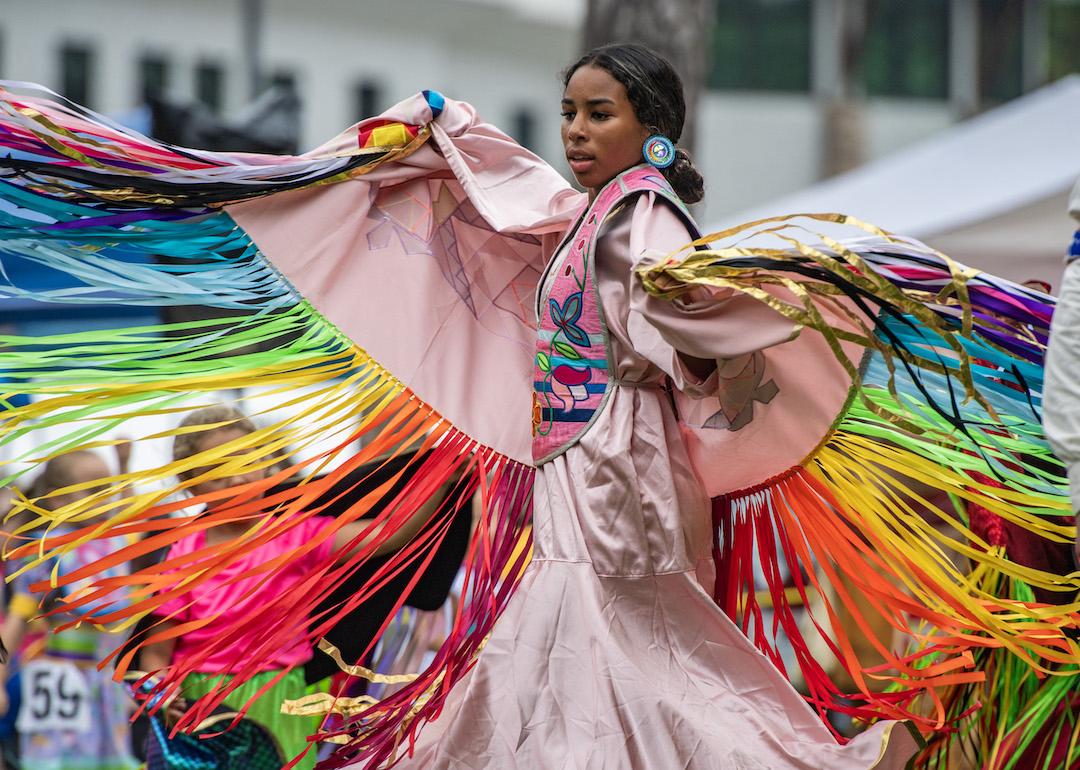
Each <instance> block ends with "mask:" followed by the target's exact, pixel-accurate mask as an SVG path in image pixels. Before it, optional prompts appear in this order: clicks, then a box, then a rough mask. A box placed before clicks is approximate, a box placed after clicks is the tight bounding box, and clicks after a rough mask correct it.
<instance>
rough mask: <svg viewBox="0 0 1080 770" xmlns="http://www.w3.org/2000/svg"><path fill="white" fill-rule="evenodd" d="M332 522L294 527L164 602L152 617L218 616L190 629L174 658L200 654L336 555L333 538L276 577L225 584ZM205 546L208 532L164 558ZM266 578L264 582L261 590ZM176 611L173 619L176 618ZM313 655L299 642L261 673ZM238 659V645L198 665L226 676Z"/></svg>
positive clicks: (317, 520) (179, 619)
mask: <svg viewBox="0 0 1080 770" xmlns="http://www.w3.org/2000/svg"><path fill="white" fill-rule="evenodd" d="M333 523H334V520H333V519H332V518H330V517H325V516H316V517H313V518H311V519H308V520H307V521H304V522H302V523H300V524H298V525H297V526H294V527H290V528H289V530H288V531H286V532H283V533H282V534H281V535H280V536H278V537H275V538H274V539H273V540H270V541H269V542H267V543H264V544H263V545H261V546H258V547H257V548H254V549H252V550H251V551H250V552H248V553H246V554H244V555H243V556H241V557H240V558H239V559H237V560H236V561H235V562H234V563H232V564H230V565H228V566H227V567H226V568H225V569H223V570H222V571H221V572H220V573H218V574H217V575H215V576H214V577H213V578H211V579H209V580H207V581H206V582H205V583H202V584H201V585H198V586H196V587H195V588H193V589H192V590H191V591H189V592H188V593H186V594H181V595H180V596H177V597H176V598H174V599H170V600H169V601H167V602H165V603H164V604H162V605H161V606H160V607H159V608H158V609H157V610H155V612H154V614H155V615H161V616H169V615H171V616H172V620H174V621H176V622H179V623H184V622H187V621H190V620H197V619H199V618H207V617H213V618H214V620H213V621H212V622H210V623H208V624H206V625H205V626H203V627H202V628H198V629H195V630H194V631H190V632H188V633H186V634H184V635H183V636H182V637H180V638H179V639H177V642H176V649H175V651H174V653H173V658H174V659H177V660H182V659H184V658H185V657H188V656H190V655H192V654H193V653H196V652H198V651H199V650H200V648H201V647H202V646H203V645H205V644H206V643H207V642H208V641H210V640H212V639H214V638H215V637H217V636H218V635H219V634H220V633H221V631H222V630H223V629H224V627H225V626H226V625H227V624H229V623H231V622H232V621H233V620H235V618H236V617H237V615H238V614H240V613H243V612H246V611H247V610H249V609H251V608H252V607H253V606H265V605H267V604H269V603H271V602H272V601H273V600H274V598H275V597H276V596H278V595H280V594H281V593H282V592H283V591H285V590H287V589H288V588H289V587H291V586H293V585H294V584H296V583H297V582H298V581H299V580H301V579H302V578H304V577H305V576H307V575H308V574H309V573H310V571H311V570H312V568H314V567H315V566H316V565H325V564H326V563H327V561H328V560H329V559H330V557H331V555H332V554H333V551H334V539H333V538H332V537H328V538H327V539H326V540H325V541H324V542H322V543H320V544H319V545H318V547H316V548H314V549H312V550H311V551H309V552H308V553H306V554H304V555H303V556H298V557H297V558H295V559H293V560H291V561H289V562H288V564H287V565H286V566H284V567H282V568H281V570H279V571H278V572H276V573H275V574H273V575H270V576H267V575H266V574H265V573H259V574H256V575H252V576H251V577H246V578H241V579H239V580H237V581H236V582H235V583H230V584H228V585H223V584H224V583H226V582H227V581H228V580H229V579H230V578H232V577H234V576H236V575H238V574H242V573H244V572H247V571H250V570H252V569H254V568H255V567H257V566H258V565H260V564H263V563H265V562H267V561H269V560H270V559H273V558H276V557H278V556H280V555H281V554H282V553H285V552H288V551H292V550H294V549H296V548H299V547H300V546H301V545H303V544H305V543H307V542H308V541H310V540H311V539H312V538H313V537H314V536H315V535H317V534H318V533H319V532H320V531H321V530H322V529H324V528H325V527H327V526H329V525H331V524H333ZM205 545H206V533H205V532H199V533H197V534H194V535H191V536H190V537H186V538H184V539H182V540H178V541H177V542H175V543H173V545H172V546H171V547H170V548H169V553H168V556H167V557H166V558H168V559H172V558H175V557H178V556H184V555H186V554H189V553H192V552H193V551H198V550H200V549H202V548H203V547H205ZM262 580H265V581H266V582H265V583H264V584H263V585H261V586H259V585H258V584H259V582H260V581H262ZM249 592H250V593H249ZM193 600H194V601H193ZM188 602H191V605H190V606H185V605H187V604H188ZM174 612H175V613H176V614H175V615H173V614H172V613H174ZM259 628H260V627H259V626H258V625H257V624H256V625H253V626H252V628H251V630H252V637H251V641H254V640H255V639H257V638H258V635H259ZM247 641H249V640H247V639H245V640H243V642H240V641H238V642H237V645H240V644H245V646H246V642H247ZM311 654H312V651H311V645H310V644H308V643H307V642H306V640H304V639H302V638H300V639H297V640H296V642H295V644H290V645H287V646H283V647H282V648H281V649H280V650H279V651H278V653H277V654H276V655H274V656H273V657H271V658H267V659H266V661H265V663H263V664H262V665H261V666H260V668H259V670H261V671H269V670H276V669H283V668H291V667H292V666H297V665H300V664H301V663H304V662H306V661H307V660H308V659H309V658H311ZM235 656H236V649H235V647H232V648H227V649H225V650H222V651H220V652H216V653H214V654H212V655H211V656H210V657H208V658H207V659H206V660H205V661H203V663H201V664H200V665H199V670H200V671H202V672H207V673H228V672H229V669H230V666H231V664H232V663H233V661H234V660H235Z"/></svg>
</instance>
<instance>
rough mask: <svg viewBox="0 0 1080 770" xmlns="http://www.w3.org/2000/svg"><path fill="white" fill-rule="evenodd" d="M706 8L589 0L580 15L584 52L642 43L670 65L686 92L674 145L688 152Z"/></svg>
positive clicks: (668, 1) (688, 1)
mask: <svg viewBox="0 0 1080 770" xmlns="http://www.w3.org/2000/svg"><path fill="white" fill-rule="evenodd" d="M711 9H712V3H711V2H707V1H706V0H589V4H588V10H587V12H586V15H585V50H586V51H588V50H590V49H592V48H595V47H596V46H599V45H605V44H607V43H641V44H643V45H647V46H649V47H650V48H652V49H653V50H655V51H657V52H658V53H659V54H661V55H662V56H664V57H665V58H666V59H667V60H668V61H670V62H671V63H672V65H674V67H675V69H676V71H678V73H679V75H680V76H681V77H682V81H683V90H684V92H685V94H686V125H685V126H684V128H683V135H682V137H681V138H680V140H679V144H680V145H681V146H683V147H685V148H686V149H687V150H689V151H691V152H693V150H694V140H695V138H696V136H697V131H696V125H697V121H696V117H697V108H698V103H699V100H700V98H701V93H702V91H703V89H704V86H705V75H706V72H707V67H708V50H709V40H710V31H711V29H712V20H713V19H712V13H711Z"/></svg>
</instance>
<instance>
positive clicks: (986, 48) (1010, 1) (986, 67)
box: [979, 0, 1076, 104]
mask: <svg viewBox="0 0 1080 770" xmlns="http://www.w3.org/2000/svg"><path fill="white" fill-rule="evenodd" d="M1023 22H1024V0H980V2H979V96H980V97H981V98H982V100H983V101H984V102H988V103H991V104H992V103H994V102H1003V101H1006V100H1008V99H1012V98H1014V97H1017V96H1019V95H1020V94H1021V93H1023V86H1024V78H1023V66H1024V65H1023V58H1022V50H1021V47H1022V44H1023V34H1024V32H1023V29H1024V27H1023ZM1075 44H1076V41H1075V40H1074V41H1073V45H1075Z"/></svg>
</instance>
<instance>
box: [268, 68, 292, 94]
mask: <svg viewBox="0 0 1080 770" xmlns="http://www.w3.org/2000/svg"><path fill="white" fill-rule="evenodd" d="M268 83H269V85H270V86H271V87H275V88H281V89H284V90H286V91H292V92H293V93H296V73H295V72H289V71H288V70H277V71H276V72H274V73H273V74H271V75H270V77H269V78H268Z"/></svg>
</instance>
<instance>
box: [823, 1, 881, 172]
mask: <svg viewBox="0 0 1080 770" xmlns="http://www.w3.org/2000/svg"><path fill="white" fill-rule="evenodd" d="M833 2H834V3H835V4H836V9H837V13H838V18H837V19H836V23H837V27H838V33H839V34H838V37H837V44H838V45H839V52H838V55H839V65H840V66H839V72H838V73H837V74H838V77H837V82H836V83H835V84H834V86H833V88H832V94H831V98H829V99H828V100H827V102H826V104H825V116H824V118H825V152H824V156H825V157H824V166H825V174H826V176H832V175H833V174H839V173H841V172H844V171H849V170H850V169H853V168H855V167H856V166H858V165H860V164H861V163H862V162H863V161H864V160H866V146H865V145H866V126H865V118H864V116H863V109H862V108H863V100H864V93H863V87H862V62H863V49H864V47H865V45H866V24H867V18H866V17H867V13H868V11H870V10H871V9H868V8H867V0H833Z"/></svg>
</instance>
